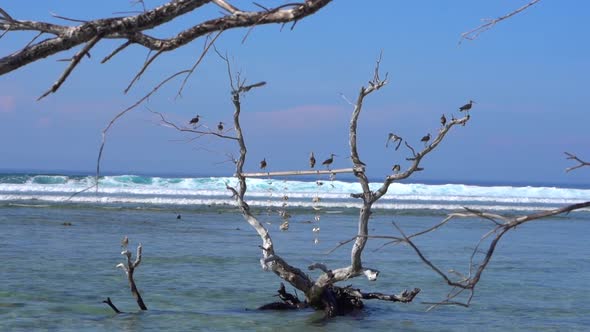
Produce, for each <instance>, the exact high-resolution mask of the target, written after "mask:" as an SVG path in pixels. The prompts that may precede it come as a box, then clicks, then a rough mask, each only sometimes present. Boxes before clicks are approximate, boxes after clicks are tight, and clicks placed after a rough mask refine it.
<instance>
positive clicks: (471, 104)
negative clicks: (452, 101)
mask: <svg viewBox="0 0 590 332" xmlns="http://www.w3.org/2000/svg"><path fill="white" fill-rule="evenodd" d="M474 103H475V102H474V101H473V100H470V101H469V103H467V104H465V105H463V106H461V107H459V111H460V112H463V111H469V110H470V109H471V107H472V106H473V104H474Z"/></svg>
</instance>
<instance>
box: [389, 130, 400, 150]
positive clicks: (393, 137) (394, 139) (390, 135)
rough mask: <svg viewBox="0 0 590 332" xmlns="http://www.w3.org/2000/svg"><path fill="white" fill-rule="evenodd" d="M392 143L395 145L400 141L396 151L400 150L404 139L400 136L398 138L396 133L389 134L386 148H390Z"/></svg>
mask: <svg viewBox="0 0 590 332" xmlns="http://www.w3.org/2000/svg"><path fill="white" fill-rule="evenodd" d="M390 141H393V143H395V142H397V141H399V142H398V143H397V146H396V147H395V149H396V150H397V149H399V146H400V145H401V144H402V138H401V137H399V136H397V135H396V134H394V133H389V135H388V136H387V142H385V147H388V146H389V142H390Z"/></svg>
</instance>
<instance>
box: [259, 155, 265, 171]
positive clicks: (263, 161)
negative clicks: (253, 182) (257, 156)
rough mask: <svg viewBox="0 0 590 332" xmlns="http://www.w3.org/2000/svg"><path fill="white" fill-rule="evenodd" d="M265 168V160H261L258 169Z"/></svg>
mask: <svg viewBox="0 0 590 332" xmlns="http://www.w3.org/2000/svg"><path fill="white" fill-rule="evenodd" d="M265 168H266V158H264V159H262V161H261V162H260V169H265Z"/></svg>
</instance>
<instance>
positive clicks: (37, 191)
mask: <svg viewBox="0 0 590 332" xmlns="http://www.w3.org/2000/svg"><path fill="white" fill-rule="evenodd" d="M13 178H14V177H11V178H10V179H13ZM11 181H12V182H11ZM236 183H237V181H236V179H235V178H231V177H206V178H165V177H146V176H137V175H120V176H105V177H101V178H100V181H99V187H98V196H99V197H100V198H98V199H97V197H96V196H95V191H94V189H92V190H89V191H87V192H85V193H83V194H81V195H78V196H76V197H74V198H73V199H72V202H78V203H83V202H88V203H97V202H104V203H108V204H111V203H112V204H114V203H129V204H156V205H157V204H165V205H168V204H171V205H211V204H233V201H231V199H230V196H231V195H230V193H229V191H228V190H227V189H226V186H227V185H231V186H235V185H236ZM92 184H94V177H91V176H88V177H68V176H63V175H34V176H26V177H25V180H22V181H15V180H5V181H3V180H2V176H0V201H23V200H30V199H37V200H42V201H48V202H59V201H61V200H66V199H67V198H69V197H70V196H71V195H72V194H74V193H77V192H80V191H81V190H83V189H84V188H87V187H88V186H90V185H92ZM380 186H381V184H380V183H372V184H371V185H370V187H371V189H372V190H377V189H378V188H379V187H380ZM360 191H361V188H360V185H359V184H358V183H354V182H344V181H322V184H321V185H319V184H318V183H317V182H315V181H283V180H274V179H273V180H269V179H248V193H247V198H248V199H250V200H252V202H251V205H278V204H282V203H283V201H282V198H283V197H284V196H288V197H289V201H288V204H289V205H290V206H301V207H310V206H312V205H317V204H314V203H312V199H313V198H314V197H319V198H321V202H320V203H319V205H321V206H324V207H330V208H334V207H342V208H348V207H358V200H354V199H352V198H351V197H350V194H352V193H358V192H360ZM587 200H590V189H571V188H557V187H531V186H526V187H512V186H474V185H463V184H442V185H428V184H405V183H393V184H392V185H391V186H390V187H389V192H388V194H386V195H385V196H384V197H383V198H382V199H381V200H380V201H379V204H377V205H376V208H383V209H397V208H408V209H440V208H444V209H454V208H455V207H461V206H464V205H469V206H482V207H485V208H486V209H496V210H500V209H511V210H518V209H532V208H534V209H539V207H543V206H544V207H546V208H549V207H553V206H556V205H563V204H573V203H577V202H581V201H587Z"/></svg>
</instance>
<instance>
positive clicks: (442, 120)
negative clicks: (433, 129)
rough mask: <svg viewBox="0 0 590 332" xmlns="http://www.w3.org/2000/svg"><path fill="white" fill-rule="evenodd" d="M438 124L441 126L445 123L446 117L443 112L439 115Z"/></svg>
mask: <svg viewBox="0 0 590 332" xmlns="http://www.w3.org/2000/svg"><path fill="white" fill-rule="evenodd" d="M440 124H441V125H442V126H443V127H444V126H445V125H446V124H447V117H446V116H445V115H444V114H443V115H442V116H441V117H440Z"/></svg>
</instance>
